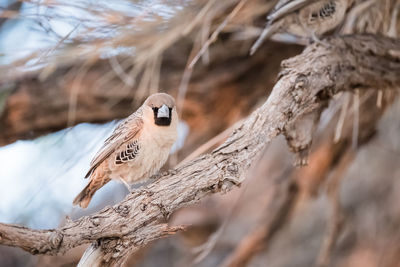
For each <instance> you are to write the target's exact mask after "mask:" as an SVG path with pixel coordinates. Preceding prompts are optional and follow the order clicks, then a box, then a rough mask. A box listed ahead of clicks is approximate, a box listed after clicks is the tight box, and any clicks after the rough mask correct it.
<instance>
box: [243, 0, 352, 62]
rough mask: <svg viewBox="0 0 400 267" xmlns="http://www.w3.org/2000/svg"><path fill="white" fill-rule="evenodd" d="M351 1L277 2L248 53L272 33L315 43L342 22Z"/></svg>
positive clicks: (303, 0)
mask: <svg viewBox="0 0 400 267" xmlns="http://www.w3.org/2000/svg"><path fill="white" fill-rule="evenodd" d="M352 2H353V0H280V1H279V2H278V3H277V4H276V5H275V7H274V9H273V10H272V11H271V13H270V14H269V15H268V16H267V24H266V26H265V28H264V30H263V31H262V33H261V34H260V36H259V38H258V39H257V41H256V42H255V43H254V45H253V46H252V47H251V49H250V55H253V54H254V53H255V52H256V50H257V49H258V47H259V46H260V45H261V44H262V42H263V41H264V40H265V39H267V38H269V37H271V36H272V35H274V34H275V33H289V34H291V35H294V36H296V37H299V38H300V39H301V38H303V39H304V38H306V39H309V40H315V41H318V40H319V37H320V36H322V35H323V34H325V33H327V32H330V31H332V30H333V29H335V28H336V27H338V26H339V25H340V24H341V23H343V21H344V20H345V16H346V11H347V9H348V7H349V6H350V5H351V4H352Z"/></svg>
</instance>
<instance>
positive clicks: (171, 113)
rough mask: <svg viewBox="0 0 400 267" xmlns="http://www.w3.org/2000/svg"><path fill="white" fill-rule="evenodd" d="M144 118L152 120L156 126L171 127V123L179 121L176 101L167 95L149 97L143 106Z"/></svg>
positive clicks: (158, 94)
mask: <svg viewBox="0 0 400 267" xmlns="http://www.w3.org/2000/svg"><path fill="white" fill-rule="evenodd" d="M143 106H144V116H145V117H147V118H148V119H150V118H152V120H153V122H154V124H155V125H158V126H169V125H170V124H171V121H173V120H176V119H177V116H178V115H177V113H176V107H175V100H174V98H173V97H172V96H170V95H168V94H165V93H157V94H152V95H151V96H149V97H148V98H147V99H146V101H145V102H144V104H143Z"/></svg>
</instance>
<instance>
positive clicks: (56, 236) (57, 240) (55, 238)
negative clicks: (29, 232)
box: [49, 232, 63, 248]
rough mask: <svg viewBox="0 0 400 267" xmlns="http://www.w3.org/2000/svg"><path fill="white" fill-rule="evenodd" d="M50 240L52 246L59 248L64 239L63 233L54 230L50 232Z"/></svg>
mask: <svg viewBox="0 0 400 267" xmlns="http://www.w3.org/2000/svg"><path fill="white" fill-rule="evenodd" d="M49 240H50V246H51V247H52V248H58V247H59V246H60V244H61V242H62V240H63V235H62V234H61V233H58V232H53V233H51V234H50V237H49Z"/></svg>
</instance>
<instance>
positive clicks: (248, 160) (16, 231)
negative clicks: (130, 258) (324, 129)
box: [0, 35, 400, 265]
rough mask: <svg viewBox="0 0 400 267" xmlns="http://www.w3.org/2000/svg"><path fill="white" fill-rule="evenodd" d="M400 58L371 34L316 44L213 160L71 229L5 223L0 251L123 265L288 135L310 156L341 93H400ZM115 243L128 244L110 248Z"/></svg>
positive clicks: (395, 48) (288, 66) (191, 165)
mask: <svg viewBox="0 0 400 267" xmlns="http://www.w3.org/2000/svg"><path fill="white" fill-rule="evenodd" d="M399 52H400V41H396V40H392V39H389V38H382V37H379V39H377V38H376V37H374V36H365V35H359V36H347V37H337V38H330V39H327V40H325V43H324V44H320V43H316V44H313V45H310V46H309V47H307V48H306V49H305V50H304V52H303V53H302V54H301V55H299V56H296V57H294V58H291V59H289V60H286V61H284V62H283V64H282V66H283V70H282V72H281V74H280V76H279V80H278V81H277V83H276V85H275V86H274V89H273V91H272V93H271V95H270V97H269V98H268V100H267V101H266V102H265V103H264V104H263V105H262V106H261V107H260V108H258V109H257V110H255V111H254V112H253V113H252V114H251V115H250V116H249V117H248V118H247V119H246V120H245V121H244V122H243V124H241V125H240V126H239V127H237V128H236V129H235V130H234V131H233V133H232V135H231V136H230V137H229V138H228V140H227V141H225V142H224V143H223V144H222V145H221V146H219V147H218V148H217V149H215V150H214V151H212V152H211V153H209V154H206V155H203V156H201V157H198V158H196V159H194V160H192V161H190V162H188V163H186V164H184V165H183V166H181V167H179V168H177V169H174V170H171V171H169V172H168V173H166V174H164V175H163V176H162V177H161V178H160V179H159V180H157V181H155V182H154V183H152V184H150V185H148V186H146V187H143V188H140V189H138V190H137V191H135V192H133V193H131V194H130V195H128V196H127V197H126V198H125V199H124V200H123V201H121V202H120V203H118V204H117V205H115V206H113V207H106V208H104V209H103V210H101V211H100V212H97V213H95V214H93V215H90V216H86V217H83V218H80V219H78V220H76V221H70V222H67V223H66V225H65V226H63V227H60V228H58V229H54V230H33V229H29V228H24V227H20V226H15V225H7V224H0V244H4V245H10V246H18V247H22V248H23V249H25V250H27V251H29V252H31V253H40V254H48V255H54V254H58V253H63V252H65V251H67V250H68V249H70V248H72V247H76V246H78V245H81V244H84V243H89V242H96V244H97V246H98V248H97V250H98V251H99V252H100V253H99V254H98V255H99V257H98V260H99V262H102V264H103V265H107V264H111V263H112V264H119V263H121V262H123V261H124V255H126V254H127V253H129V252H130V251H132V250H134V249H135V247H140V246H141V245H142V244H144V243H146V242H147V241H148V237H147V236H141V233H142V232H144V231H146V229H149V228H153V227H154V226H155V225H157V224H158V223H159V221H161V220H163V219H164V218H168V216H169V215H170V214H171V213H172V212H173V211H175V210H177V209H179V208H181V207H184V206H187V205H190V204H193V203H196V202H198V201H199V200H200V199H202V198H204V197H205V196H207V195H209V194H211V193H216V192H226V191H229V190H230V189H231V188H232V187H233V186H234V185H240V184H241V183H242V181H243V179H244V178H245V174H246V171H247V170H248V169H249V167H250V166H251V165H252V164H253V163H254V162H255V161H256V160H257V158H258V155H259V154H260V153H259V152H260V151H262V150H263V149H264V147H265V145H266V144H268V143H269V142H270V141H271V140H272V139H273V138H274V137H276V136H277V135H278V134H280V133H283V134H285V136H286V138H287V139H288V143H289V146H290V147H291V148H292V149H293V151H295V152H297V153H300V154H302V155H304V154H305V152H306V151H307V149H308V148H309V145H310V143H311V136H312V132H313V129H314V128H315V123H316V122H317V119H316V118H319V115H320V113H321V111H322V109H323V107H325V106H326V105H327V103H328V101H329V99H330V98H331V97H332V96H333V95H335V94H336V93H338V92H340V91H348V90H353V89H355V88H361V89H362V88H382V89H383V88H395V87H398V86H399V85H400V75H399V73H400V62H399V60H398V53H399ZM153 236H157V233H154V235H153ZM126 237H132V238H135V240H139V241H137V242H133V243H132V244H135V245H134V246H130V247H127V248H125V247H123V244H124V243H123V242H122V240H124V238H126ZM110 240H116V241H115V242H117V243H116V244H118V242H122V243H121V245H120V246H118V245H117V246H107V245H106V244H107V242H110ZM121 250H127V253H125V252H124V253H122V252H121ZM107 260H108V262H107Z"/></svg>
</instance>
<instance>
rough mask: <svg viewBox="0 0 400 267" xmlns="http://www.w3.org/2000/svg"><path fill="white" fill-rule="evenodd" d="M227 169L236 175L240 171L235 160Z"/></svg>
mask: <svg viewBox="0 0 400 267" xmlns="http://www.w3.org/2000/svg"><path fill="white" fill-rule="evenodd" d="M226 170H227V171H228V172H230V173H231V174H234V175H235V174H237V173H238V172H239V166H238V165H237V164H236V163H235V162H231V163H229V165H228V167H226Z"/></svg>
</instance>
